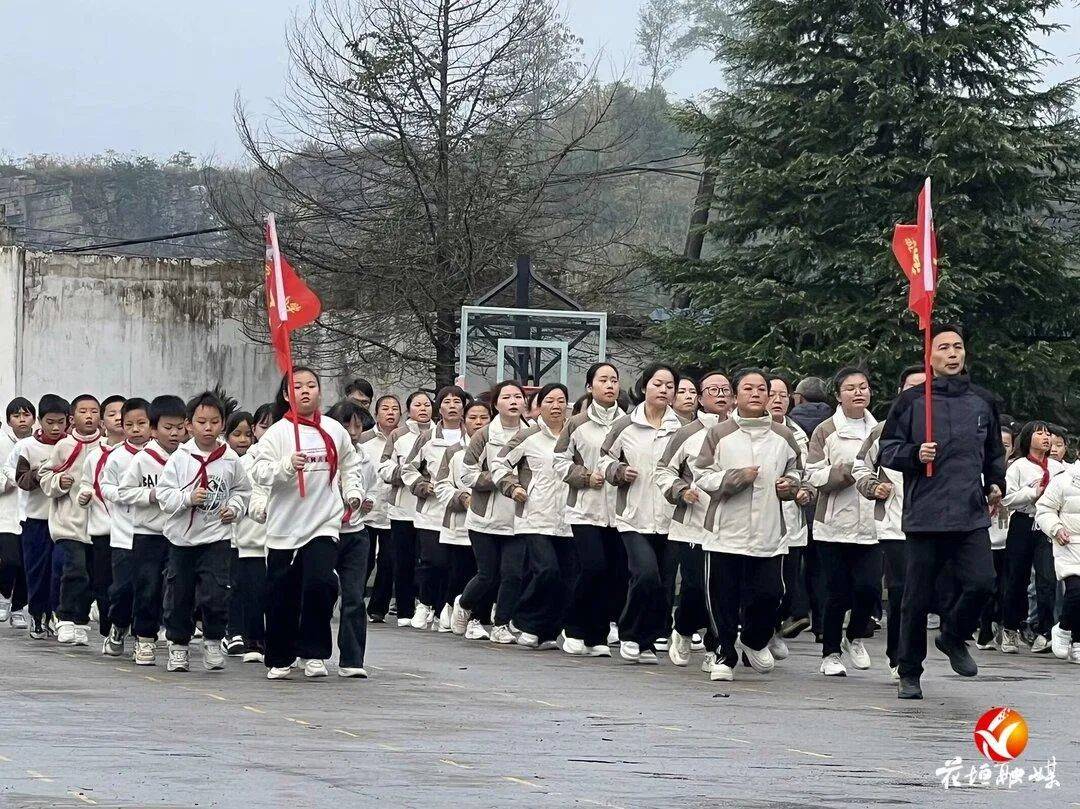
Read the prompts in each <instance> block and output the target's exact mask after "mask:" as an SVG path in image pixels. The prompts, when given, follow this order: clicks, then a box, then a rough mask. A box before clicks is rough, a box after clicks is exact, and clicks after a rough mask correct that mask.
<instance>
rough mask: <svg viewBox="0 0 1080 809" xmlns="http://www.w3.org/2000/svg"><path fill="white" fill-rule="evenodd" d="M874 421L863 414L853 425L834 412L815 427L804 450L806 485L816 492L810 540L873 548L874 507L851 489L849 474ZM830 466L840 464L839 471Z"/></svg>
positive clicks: (837, 412)
mask: <svg viewBox="0 0 1080 809" xmlns="http://www.w3.org/2000/svg"><path fill="white" fill-rule="evenodd" d="M876 426H877V420H876V419H875V418H874V417H873V416H872V415H871V414H870V412H869V411H867V413H866V415H865V417H864V418H863V419H862V421H854V420H852V419H849V418H847V416H845V415H844V411H843V410H842V409H841V408H840V407H837V408H836V412H835V413H834V414H833V415H832V417H831V418H828V419H826V420H825V421H823V422H822V423H821V424H819V425H818V426H817V429H815V430H814V434H813V435H812V436H811V437H810V446H809V447H808V448H807V450H806V469H807V472H808V473H809V480H810V485H811V486H813V487H815V488H816V489H817V490H818V501H817V506H816V508H815V509H814V540H815V541H818V542H847V543H854V544H858V545H873V544H874V543H876V542H877V534H876V532H875V529H874V504H873V503H872V502H870V501H869V500H867V499H866V498H865V497H863V496H862V495H861V494H859V490H858V489H856V488H855V478H854V475H853V474H852V471H853V469H854V467H855V458H856V456H857V455H858V454H859V450H861V449H862V446H863V444H864V443H865V442H866V439H867V437H868V436H869V435H870V433H871V432H873V430H874V427H876ZM834 464H843V465H844V470H843V471H840V470H839V469H838V468H837V467H835V466H834Z"/></svg>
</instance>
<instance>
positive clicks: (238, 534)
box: [232, 447, 269, 559]
mask: <svg viewBox="0 0 1080 809" xmlns="http://www.w3.org/2000/svg"><path fill="white" fill-rule="evenodd" d="M254 449H255V448H254V447H250V448H248V451H247V454H245V455H241V456H240V465H241V466H243V467H244V471H245V472H246V473H247V476H248V480H251V468H252V466H254V465H255V453H254V452H253V451H252V450H254ZM268 494H269V492H268V490H267V488H266V487H265V486H260V485H258V484H256V483H255V482H254V481H252V484H251V499H250V500H248V507H247V513H246V514H245V515H244V516H243V517H242V518H241V519H240V520H238V521H237V522H235V523H233V539H232V544H233V547H234V548H236V553H237V555H238V556H239V557H240V558H241V559H256V558H260V557H265V556H266V498H267V496H268Z"/></svg>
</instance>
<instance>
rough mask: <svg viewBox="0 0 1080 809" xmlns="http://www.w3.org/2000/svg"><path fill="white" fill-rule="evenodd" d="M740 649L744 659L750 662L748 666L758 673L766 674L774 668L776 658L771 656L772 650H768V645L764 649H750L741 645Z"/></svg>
mask: <svg viewBox="0 0 1080 809" xmlns="http://www.w3.org/2000/svg"><path fill="white" fill-rule="evenodd" d="M740 645H742V644H740ZM742 650H743V655H744V656H745V659H746V660H747V661H748V662H749V663H750V668H752V669H753V670H754V671H756V672H757V673H758V674H768V673H769V672H770V671H772V670H773V669H774V668H776V660H775V659H774V658H773V656H772V652H770V651H769V647H768V646H766V647H765V648H764V649H758V650H755V649H751V648H750V647H749V646H745V645H742Z"/></svg>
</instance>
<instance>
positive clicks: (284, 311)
mask: <svg viewBox="0 0 1080 809" xmlns="http://www.w3.org/2000/svg"><path fill="white" fill-rule="evenodd" d="M266 226H267V230H268V231H269V232H270V246H271V248H272V249H271V251H270V254H271V257H272V258H273V262H274V300H275V303H276V305H277V310H278V311H277V315H278V322H279V323H281V324H283V331H284V332H285V348H286V353H287V354H288V356H289V367H288V369H287V370H286V372H285V378H286V384H287V385H288V386H289V409H290V410H292V411H293V415H294V416H295V417H296V418H293V419H292V424H293V443H294V445H295V447H296V451H297V452H299V451H300V423H299V422H298V421H297V418H298V417H299V415H300V414H299V413H297V412H296V404H295V402H293V390H294V388H293V361H292V339H291V338H290V337H289V329H288V326H287V325H285V324H287V323H288V321H289V310H288V308H287V306H286V303H285V282H284V280H283V279H282V277H281V251H280V250H279V249H278V238H277V223H276V221H275V220H274V215H273V214H272V213H268V214H267V215H266ZM296 481H297V484H298V485H299V488H300V496H301V497H304V496H305V495H306V494H307V487H306V486H305V485H304V470H303V469H299V470H297V473H296Z"/></svg>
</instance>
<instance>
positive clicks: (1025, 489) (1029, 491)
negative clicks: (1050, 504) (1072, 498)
mask: <svg viewBox="0 0 1080 809" xmlns="http://www.w3.org/2000/svg"><path fill="white" fill-rule="evenodd" d="M1046 468H1047V470H1048V471H1049V472H1050V479H1051V480H1053V479H1054V478H1055V477H1057V476H1058V475H1060V474H1061V473H1062V472H1064V471H1065V465H1064V464H1063V463H1061V462H1060V461H1055V460H1054V459H1053V458H1047V465H1046ZM1042 476H1043V470H1042V467H1041V466H1039V465H1038V464H1037V463H1035V462H1034V461H1032V460H1031V459H1029V458H1017V459H1016V460H1015V461H1013V462H1012V463H1011V464H1009V468H1008V470H1007V471H1006V472H1005V496H1004V497H1003V498H1001V504H1002V505H1003V506H1005V507H1006V508H1007V509H1009V510H1010V511H1019V512H1020V513H1021V514H1027V515H1028V516H1029V517H1034V516H1035V506H1036V501H1035V487H1036V486H1038V485H1039V483H1040V482H1041V481H1042Z"/></svg>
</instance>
